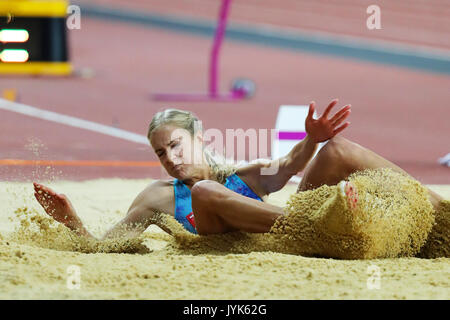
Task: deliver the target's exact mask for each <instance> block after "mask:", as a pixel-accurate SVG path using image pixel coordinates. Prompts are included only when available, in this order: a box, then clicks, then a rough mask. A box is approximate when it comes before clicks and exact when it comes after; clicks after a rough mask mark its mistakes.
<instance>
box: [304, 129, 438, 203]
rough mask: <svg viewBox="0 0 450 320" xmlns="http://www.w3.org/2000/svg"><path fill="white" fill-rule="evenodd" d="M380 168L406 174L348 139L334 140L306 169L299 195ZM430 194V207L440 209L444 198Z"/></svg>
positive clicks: (430, 192)
mask: <svg viewBox="0 0 450 320" xmlns="http://www.w3.org/2000/svg"><path fill="white" fill-rule="evenodd" d="M377 168H391V169H393V170H395V171H397V172H402V173H406V172H405V171H404V170H403V169H401V168H400V167H398V166H396V165H395V164H393V163H392V162H389V161H388V160H386V159H384V158H382V157H381V156H379V155H377V154H376V153H374V152H373V151H371V150H369V149H366V148H364V147H362V146H360V145H359V144H357V143H354V142H351V141H349V140H347V139H345V138H342V137H335V138H333V139H331V140H330V141H329V142H328V143H327V144H326V145H325V146H324V147H323V148H322V149H321V150H320V151H319V152H318V154H317V156H316V157H315V158H314V159H313V160H312V161H311V162H310V163H309V165H308V166H307V167H306V169H305V174H304V176H303V178H302V181H301V183H300V185H299V187H298V191H304V190H310V189H314V188H317V187H319V186H321V185H324V184H327V185H335V184H337V183H338V182H339V181H341V180H344V179H346V178H347V177H348V176H349V175H350V174H352V173H354V172H356V171H359V170H364V169H377ZM406 174H407V173H406ZM428 193H429V196H430V201H431V203H432V204H433V206H434V207H435V209H437V208H438V206H439V202H440V201H441V200H442V197H441V196H439V195H438V194H437V193H435V192H433V191H431V190H429V189H428Z"/></svg>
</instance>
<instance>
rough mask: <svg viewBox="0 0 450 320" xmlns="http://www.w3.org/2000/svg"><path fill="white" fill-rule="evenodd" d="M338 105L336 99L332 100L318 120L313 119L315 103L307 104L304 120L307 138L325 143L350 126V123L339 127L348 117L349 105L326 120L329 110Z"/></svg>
mask: <svg viewBox="0 0 450 320" xmlns="http://www.w3.org/2000/svg"><path fill="white" fill-rule="evenodd" d="M337 103H338V99H334V100H333V101H332V102H331V103H330V104H329V105H328V107H327V109H326V110H325V112H324V113H323V115H322V116H321V117H319V119H314V118H313V115H314V111H315V109H316V108H315V106H316V104H315V102H314V101H312V102H311V103H310V104H309V112H308V116H307V117H306V120H305V128H306V133H307V134H308V136H309V137H310V138H311V139H312V140H313V141H314V142H316V143H319V142H324V141H327V140H328V139H331V138H333V137H334V136H335V135H337V134H338V133H339V132H341V131H342V130H344V129H345V128H347V127H348V126H349V125H350V122H346V123H344V124H343V125H341V126H339V125H340V124H341V123H342V122H344V120H345V119H347V117H348V116H349V115H350V108H351V105H346V106H345V107H343V108H342V109H341V110H339V111H338V112H337V113H336V114H335V115H334V116H333V117H332V118H331V119H328V115H329V114H330V111H331V109H332V108H333V107H334V106H335V105H336V104H337Z"/></svg>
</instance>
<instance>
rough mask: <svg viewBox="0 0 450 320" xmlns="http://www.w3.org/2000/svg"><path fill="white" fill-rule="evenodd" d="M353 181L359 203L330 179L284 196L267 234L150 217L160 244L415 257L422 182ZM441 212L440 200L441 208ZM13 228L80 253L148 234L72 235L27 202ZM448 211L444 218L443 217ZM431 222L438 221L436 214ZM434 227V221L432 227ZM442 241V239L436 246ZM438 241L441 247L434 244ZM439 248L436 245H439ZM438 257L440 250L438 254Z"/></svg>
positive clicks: (366, 177) (371, 177) (426, 213)
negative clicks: (165, 237)
mask: <svg viewBox="0 0 450 320" xmlns="http://www.w3.org/2000/svg"><path fill="white" fill-rule="evenodd" d="M349 180H350V181H352V182H353V184H354V185H355V186H356V187H357V189H358V193H359V206H358V208H357V209H356V210H350V209H348V207H347V203H346V199H345V198H344V196H343V194H342V192H341V191H340V189H339V188H338V187H337V186H326V185H325V186H322V187H320V188H317V189H315V190H310V191H306V192H301V193H296V194H293V195H291V197H290V200H289V201H288V203H287V206H286V207H285V212H286V215H285V216H283V217H282V218H280V219H278V220H277V221H276V223H275V224H274V226H273V227H272V229H271V231H270V232H269V233H266V234H249V233H244V232H234V233H229V234H224V235H211V236H197V235H193V234H191V233H189V232H187V231H186V230H185V229H184V228H183V227H182V226H181V225H180V224H179V223H178V222H177V221H176V220H175V219H174V218H172V217H170V216H169V215H167V214H163V213H159V214H157V215H156V217H155V221H154V222H155V223H156V224H158V225H159V226H162V228H163V229H164V230H166V231H169V232H170V233H171V234H172V235H173V239H172V240H170V241H169V245H168V247H167V250H172V251H174V252H176V253H190V254H203V253H214V254H227V253H249V252H253V251H273V252H279V253H288V254H296V255H304V256H323V257H332V258H341V259H373V258H388V257H402V256H408V257H409V256H414V255H416V254H418V253H419V250H420V248H421V247H422V246H423V245H424V243H425V241H426V239H427V236H428V233H429V232H430V230H431V228H432V226H433V223H434V215H433V208H432V205H431V203H430V202H429V200H428V193H427V191H426V189H425V188H424V187H423V186H421V185H420V184H419V183H418V182H417V181H415V180H413V179H411V178H409V177H407V176H405V175H402V174H400V173H396V172H394V171H392V170H390V169H378V170H368V171H363V172H358V173H356V174H353V175H352V176H350V177H349ZM444 211H445V212H446V214H447V216H448V203H447V206H445V205H443V211H442V212H444ZM16 215H17V216H18V217H19V218H20V220H21V223H20V226H19V228H18V229H17V230H16V231H15V232H14V233H13V235H12V240H13V241H16V242H18V243H22V244H29V245H34V246H40V247H43V248H49V249H55V250H63V251H77V252H83V253H98V252H104V253H146V252H149V249H148V248H147V247H146V246H145V244H144V239H145V237H147V236H148V235H145V234H144V235H143V236H141V237H138V238H123V239H114V240H104V241H97V240H93V239H87V238H84V237H79V236H78V235H76V234H75V233H74V232H72V231H70V230H69V229H68V228H66V227H64V226H63V225H61V224H58V223H55V222H54V221H53V220H52V219H51V218H49V217H47V216H45V215H42V214H39V213H38V212H37V211H35V210H34V209H28V208H27V207H23V208H19V209H17V210H16ZM447 218H448V217H447ZM447 218H445V219H444V220H445V221H447V222H446V223H447V224H442V226H441V227H439V228H440V229H439V230H441V231H439V232H435V235H434V236H433V237H432V239H434V240H433V241H431V242H430V245H428V246H427V248H428V249H426V250H424V251H423V255H424V256H425V255H428V256H432V254H431V253H430V252H434V253H433V254H435V255H436V254H437V255H439V254H440V253H439V252H438V251H439V250H440V249H439V250H437V251H436V246H438V245H439V244H441V243H442V242H443V241H446V243H448V236H447V235H444V233H445V232H448V219H447ZM437 220H439V221H438V223H441V221H442V220H443V218H442V217H439V218H438V219H437ZM436 228H437V227H435V229H436ZM441 247H442V246H441ZM441 247H440V248H441ZM441 251H442V250H441ZM439 256H441V255H439Z"/></svg>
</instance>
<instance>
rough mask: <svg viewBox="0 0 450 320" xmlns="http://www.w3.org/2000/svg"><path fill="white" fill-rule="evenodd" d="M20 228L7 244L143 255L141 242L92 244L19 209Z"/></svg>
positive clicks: (144, 249)
mask: <svg viewBox="0 0 450 320" xmlns="http://www.w3.org/2000/svg"><path fill="white" fill-rule="evenodd" d="M15 214H16V217H17V218H18V219H19V220H20V225H19V227H18V228H16V230H15V231H14V232H13V233H12V234H11V235H10V236H9V239H8V240H10V241H14V242H16V243H19V244H27V245H32V246H37V247H41V248H47V249H53V250H59V251H75V252H83V253H147V252H149V249H148V248H147V247H146V246H145V245H144V244H143V239H142V238H118V239H113V240H109V239H107V240H102V241H99V240H96V239H90V238H86V237H81V236H78V235H77V234H76V233H74V232H73V231H71V230H70V229H68V228H67V227H65V226H64V225H62V224H60V223H57V222H55V221H54V220H53V219H52V218H50V217H48V216H44V215H42V214H40V213H39V212H37V211H36V210H35V209H28V207H21V208H18V209H17V210H16V211H15Z"/></svg>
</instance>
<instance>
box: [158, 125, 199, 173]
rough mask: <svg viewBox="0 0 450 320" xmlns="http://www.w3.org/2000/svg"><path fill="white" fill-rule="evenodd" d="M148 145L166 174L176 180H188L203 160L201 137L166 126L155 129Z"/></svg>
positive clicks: (175, 127) (172, 126)
mask: <svg viewBox="0 0 450 320" xmlns="http://www.w3.org/2000/svg"><path fill="white" fill-rule="evenodd" d="M150 143H151V145H152V147H153V150H154V151H155V153H156V155H157V156H158V158H159V161H160V162H161V164H162V166H163V167H164V168H165V169H166V171H167V173H168V174H169V175H170V176H172V177H174V178H177V179H180V180H185V179H189V178H190V177H191V176H192V174H193V173H194V172H195V168H196V166H198V165H199V164H200V163H201V161H202V160H203V152H202V139H201V135H196V136H195V137H192V136H191V134H190V133H189V131H187V130H185V129H181V128H179V127H177V126H175V125H171V124H166V125H162V126H160V127H159V128H158V129H156V130H155V131H154V132H153V133H152V135H151V137H150Z"/></svg>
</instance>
